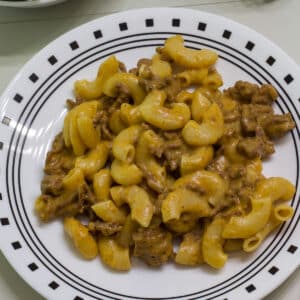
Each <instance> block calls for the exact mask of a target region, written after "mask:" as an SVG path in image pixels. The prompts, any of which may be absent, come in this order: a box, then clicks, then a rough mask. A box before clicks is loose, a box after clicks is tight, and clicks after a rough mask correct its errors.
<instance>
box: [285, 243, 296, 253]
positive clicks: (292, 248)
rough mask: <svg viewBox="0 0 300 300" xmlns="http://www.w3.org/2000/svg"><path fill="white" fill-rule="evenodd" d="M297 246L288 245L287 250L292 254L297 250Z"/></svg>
mask: <svg viewBox="0 0 300 300" xmlns="http://www.w3.org/2000/svg"><path fill="white" fill-rule="evenodd" d="M297 249H298V247H297V246H294V245H291V246H289V248H288V249H287V251H288V252H289V253H291V254H294V253H295V252H296V251H297Z"/></svg>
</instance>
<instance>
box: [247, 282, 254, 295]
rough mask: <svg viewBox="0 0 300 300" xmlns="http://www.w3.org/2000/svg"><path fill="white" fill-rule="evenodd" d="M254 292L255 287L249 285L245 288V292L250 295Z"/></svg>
mask: <svg viewBox="0 0 300 300" xmlns="http://www.w3.org/2000/svg"><path fill="white" fill-rule="evenodd" d="M255 290H256V287H255V286H254V285H253V284H250V285H248V286H246V291H247V292H248V293H251V292H253V291H255Z"/></svg>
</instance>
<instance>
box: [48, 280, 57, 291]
mask: <svg viewBox="0 0 300 300" xmlns="http://www.w3.org/2000/svg"><path fill="white" fill-rule="evenodd" d="M49 287H50V288H51V289H52V290H56V289H57V288H58V287H59V284H58V283H57V282H55V281H52V282H50V283H49Z"/></svg>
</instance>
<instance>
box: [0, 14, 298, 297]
mask: <svg viewBox="0 0 300 300" xmlns="http://www.w3.org/2000/svg"><path fill="white" fill-rule="evenodd" d="M177 33H180V34H182V35H183V36H184V38H185V40H186V44H187V45H188V46H190V47H194V48H202V47H209V48H212V49H214V50H216V51H217V52H218V53H219V56H220V60H219V62H218V65H217V67H218V70H219V71H220V72H221V74H222V75H223V79H224V81H225V86H229V85H232V84H233V83H234V82H235V81H236V80H239V79H244V80H248V81H251V82H257V83H263V82H270V83H271V84H273V85H274V86H275V87H276V88H277V90H278V92H279V95H280V97H279V101H278V102H277V104H276V110H277V111H278V112H290V113H291V114H292V116H293V118H294V120H295V121H296V123H297V128H296V129H294V130H293V132H292V133H289V134H288V135H287V136H286V137H285V138H283V139H282V140H281V141H280V142H279V143H278V144H277V148H276V149H277V151H276V154H275V155H274V156H273V157H272V159H270V160H269V161H268V162H266V163H265V164H264V173H265V174H266V175H267V176H283V177H286V178H288V179H289V180H291V181H292V182H293V183H294V184H295V185H296V186H297V194H296V196H295V198H294V200H293V201H292V206H293V207H294V208H295V215H294V217H293V218H292V219H291V220H290V221H289V222H287V223H286V224H284V225H283V226H282V227H281V228H280V229H279V230H278V231H277V232H276V233H274V234H272V236H271V237H270V238H268V239H267V240H266V241H265V242H264V244H263V245H262V246H261V247H260V249H259V250H258V251H257V252H255V253H253V254H250V255H248V254H243V255H242V254H235V255H231V256H230V259H229V261H228V263H227V264H226V266H225V267H224V268H223V269H222V270H220V271H214V270H212V269H210V268H209V267H197V268H182V267H177V266H174V265H173V264H169V265H166V266H164V267H162V268H160V269H150V268H148V267H145V265H144V264H142V263H140V262H134V266H133V268H132V270H131V271H130V272H129V273H125V274H124V273H121V274H120V273H117V272H112V271H110V270H108V269H107V268H105V267H104V266H103V265H102V264H101V262H100V260H99V259H96V260H94V261H91V262H87V261H83V260H81V259H80V258H79V257H78V256H76V254H75V253H73V251H72V248H71V247H70V246H69V244H68V243H67V242H66V240H65V238H64V234H63V228H62V224H61V222H60V221H57V222H53V223H51V224H49V225H46V226H42V225H40V224H39V222H38V220H37V217H36V216H35V215H34V213H33V206H34V201H35V198H36V197H37V195H38V194H39V192H40V187H39V183H40V180H41V178H42V175H43V171H42V170H43V165H44V160H45V155H46V152H47V151H48V150H49V147H50V144H51V142H52V140H53V137H54V135H55V134H56V133H57V132H58V131H60V130H61V128H62V124H63V118H64V115H65V112H66V110H65V100H66V99H67V98H70V97H72V86H73V82H74V81H75V80H76V79H79V78H90V79H92V78H93V77H94V76H95V74H96V71H97V68H98V65H99V64H100V63H101V62H102V61H103V59H105V58H106V57H107V56H109V55H111V54H116V55H117V57H118V58H119V59H120V60H121V61H123V62H125V63H126V64H127V66H128V67H132V66H134V65H135V63H136V61H137V60H138V59H139V58H141V57H149V56H150V55H151V54H152V53H153V52H154V49H155V47H157V46H159V45H162V43H163V41H164V39H165V38H167V37H168V36H170V35H173V34H177ZM299 97H300V71H299V68H298V66H297V65H296V64H295V63H294V62H293V61H292V60H291V59H290V58H289V57H288V56H287V55H286V54H285V53H284V52H283V51H282V50H280V49H279V48H278V47H277V46H275V45H274V44H272V43H271V42H270V41H268V40H267V39H266V38H264V37H263V36H261V35H260V34H258V33H256V32H254V31H253V30H250V29H249V28H247V27H245V26H243V25H240V24H237V23H235V22H232V21H230V20H228V19H225V18H223V17H219V16H215V15H211V14H207V13H203V12H200V11H194V10H188V9H182V8H180V9H174V8H153V9H141V10H133V11H127V12H123V13H118V14H114V15H111V16H107V17H104V18H100V19H98V20H95V21H92V22H90V23H88V24H85V25H83V26H81V27H79V28H76V29H74V30H72V31H70V32H68V33H67V34H65V35H63V36H61V37H60V38H58V39H57V40H55V41H54V42H52V43H51V44H50V45H48V46H47V47H46V48H44V49H43V50H42V51H41V52H39V53H38V54H37V55H36V56H35V57H34V58H33V59H32V60H31V61H30V62H28V63H27V64H26V65H25V67H24V68H23V69H22V70H21V71H20V72H19V74H18V75H17V76H16V78H15V79H14V80H13V81H12V82H11V84H10V85H9V87H8V88H7V90H6V91H5V92H4V94H3V96H2V98H1V104H0V118H1V119H0V120H1V123H0V132H1V135H0V136H1V138H0V139H1V147H0V148H1V150H0V155H1V160H0V170H1V173H0V176H1V186H0V192H1V199H2V200H1V201H0V219H1V220H0V221H1V222H0V232H1V239H0V246H1V250H2V251H3V253H4V254H5V256H6V257H7V259H8V261H9V262H10V263H11V264H12V266H13V267H14V268H15V269H16V271H17V272H18V273H19V274H20V275H21V276H22V277H23V278H24V279H25V280H26V281H27V282H28V283H29V284H30V285H31V286H32V287H33V288H34V289H36V290H37V291H38V292H40V293H41V294H42V295H43V296H45V297H47V298H49V299H56V300H57V299H64V300H72V299H77V300H80V299H85V300H86V299H95V298H98V299H99V298H100V299H147V298H151V299H198V298H201V299H225V298H226V299H258V298H261V297H263V296H265V295H266V294H268V293H269V292H270V291H272V290H273V289H274V288H276V287H277V286H278V285H279V284H280V283H281V282H282V281H283V280H285V279H286V278H287V276H288V275H289V274H291V272H293V271H294V270H295V268H296V267H297V266H298V265H299V262H300V249H299V248H300V238H299V236H300V225H299V224H298V221H299V215H300V207H299V205H300V203H299V200H298V199H299V192H300V191H299V182H298V181H299V159H298V155H299V153H300V151H299V147H300V142H299V129H300V122H299Z"/></svg>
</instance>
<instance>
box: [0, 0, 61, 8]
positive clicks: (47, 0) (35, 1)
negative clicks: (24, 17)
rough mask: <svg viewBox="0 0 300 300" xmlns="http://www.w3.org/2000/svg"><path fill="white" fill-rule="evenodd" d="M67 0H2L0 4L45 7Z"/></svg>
mask: <svg viewBox="0 0 300 300" xmlns="http://www.w3.org/2000/svg"><path fill="white" fill-rule="evenodd" d="M64 1H66V0H27V1H26V0H24V1H0V6H8V7H28V8H30V7H43V6H50V5H54V4H58V3H60V2H64Z"/></svg>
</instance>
